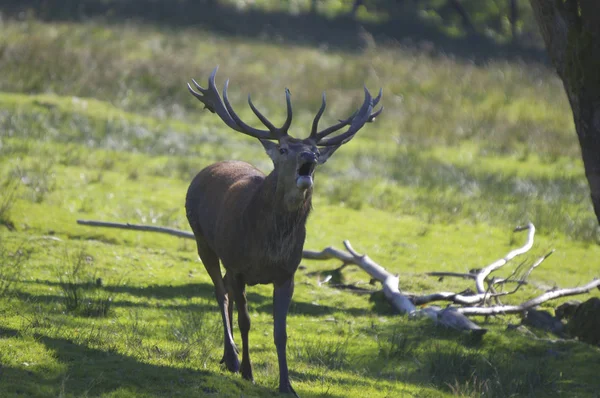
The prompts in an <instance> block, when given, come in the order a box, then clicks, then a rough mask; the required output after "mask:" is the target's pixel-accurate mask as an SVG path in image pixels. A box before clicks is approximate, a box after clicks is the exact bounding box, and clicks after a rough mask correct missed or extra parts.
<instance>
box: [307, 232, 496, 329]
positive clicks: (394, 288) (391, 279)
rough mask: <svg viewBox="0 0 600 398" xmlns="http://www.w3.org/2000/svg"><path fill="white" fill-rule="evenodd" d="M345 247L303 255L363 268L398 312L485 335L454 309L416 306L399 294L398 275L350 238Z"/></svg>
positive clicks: (311, 258) (312, 258) (330, 248)
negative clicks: (362, 251) (363, 250)
mask: <svg viewBox="0 0 600 398" xmlns="http://www.w3.org/2000/svg"><path fill="white" fill-rule="evenodd" d="M344 246H345V247H346V250H347V251H348V252H344V251H341V250H338V249H335V248H333V247H327V248H325V249H323V250H322V251H320V252H315V251H310V250H305V251H304V255H303V257H304V258H305V259H307V260H328V259H332V258H335V259H338V260H342V261H343V262H344V263H346V264H355V265H358V266H359V267H360V268H362V269H363V270H364V271H366V272H367V273H368V274H369V276H371V277H372V278H374V279H376V280H378V281H379V282H381V283H382V285H383V294H384V295H385V297H386V299H387V300H388V301H389V302H390V303H391V304H392V306H393V307H394V308H395V309H396V310H398V311H399V312H400V313H401V314H408V315H412V316H419V315H425V316H428V317H429V318H431V319H433V320H434V321H436V322H438V323H440V324H442V325H444V326H447V327H451V328H454V329H458V330H470V331H472V332H474V333H477V334H484V333H485V332H487V330H486V329H483V328H481V327H480V326H478V325H476V324H475V323H474V322H472V321H471V320H470V319H469V318H467V317H465V316H464V315H462V314H460V313H459V312H457V311H455V310H454V309H444V310H442V309H441V308H437V307H429V308H426V309H417V307H416V306H415V304H414V303H413V302H412V301H411V300H410V299H409V298H408V296H406V295H404V294H402V293H401V292H400V289H399V287H398V286H399V282H400V278H399V277H398V275H392V274H391V273H389V272H388V271H387V270H386V269H385V268H383V267H382V266H381V265H379V264H377V263H376V262H374V261H373V260H371V258H370V257H369V256H367V255H361V254H358V253H357V252H356V251H355V250H354V249H353V248H352V245H351V244H350V242H349V241H347V240H345V241H344Z"/></svg>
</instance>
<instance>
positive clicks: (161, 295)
mask: <svg viewBox="0 0 600 398" xmlns="http://www.w3.org/2000/svg"><path fill="white" fill-rule="evenodd" d="M21 283H25V284H28V283H37V284H43V285H47V286H52V287H54V288H55V290H56V289H60V284H59V283H58V282H56V281H48V280H39V279H38V280H36V281H30V280H23V281H21ZM75 287H79V288H81V289H83V290H86V289H95V287H94V286H91V285H90V284H86V283H80V284H76V285H75ZM101 289H103V290H104V291H105V292H106V293H117V294H119V293H124V294H129V295H132V296H136V297H146V298H148V299H159V300H160V299H164V300H171V299H181V298H195V297H196V298H197V297H200V298H202V299H204V300H203V302H201V303H189V304H179V303H178V304H170V303H164V304H161V305H160V308H162V309H173V310H190V311H203V312H205V311H217V302H216V300H215V296H214V288H213V285H212V284H210V283H201V282H200V283H186V284H182V285H150V286H144V287H142V286H129V285H125V284H123V285H118V286H105V287H102V288H101ZM246 295H247V298H248V306H249V308H250V311H256V312H259V313H265V314H272V313H273V298H272V296H270V295H264V294H260V293H256V292H252V291H247V294H246ZM18 297H19V298H20V299H21V300H22V301H30V302H35V303H43V304H52V303H56V302H60V301H63V300H64V297H62V296H61V295H59V294H39V295H38V294H31V293H28V292H26V291H21V292H18ZM111 306H112V307H124V308H127V307H131V308H136V307H142V308H149V307H152V308H156V304H154V303H150V302H144V301H142V302H134V301H131V300H127V299H126V298H124V297H118V298H115V299H114V300H112V302H111ZM339 311H343V312H344V313H346V314H351V315H354V316H365V315H368V314H372V313H373V312H375V313H377V314H379V315H389V314H391V313H393V311H392V310H390V308H389V304H388V305H387V307H386V306H385V303H379V304H377V305H374V306H373V307H372V308H370V309H369V308H353V307H349V308H343V309H340V308H338V307H334V306H329V305H321V304H319V305H315V304H312V303H308V302H304V301H299V300H292V303H291V305H290V314H292V315H293V314H297V315H309V316H317V317H318V316H328V315H332V314H334V313H336V312H339Z"/></svg>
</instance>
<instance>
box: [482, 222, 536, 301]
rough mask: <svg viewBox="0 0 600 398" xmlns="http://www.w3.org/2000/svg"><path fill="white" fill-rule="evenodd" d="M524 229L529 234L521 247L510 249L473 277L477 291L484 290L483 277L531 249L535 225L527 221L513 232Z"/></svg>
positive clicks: (483, 291)
mask: <svg viewBox="0 0 600 398" xmlns="http://www.w3.org/2000/svg"><path fill="white" fill-rule="evenodd" d="M526 229H528V230H529V234H528V237H527V242H526V243H525V244H524V245H523V246H522V247H520V248H518V249H515V250H512V251H510V252H509V253H508V254H507V255H506V256H504V258H501V259H499V260H497V261H494V262H493V263H491V264H490V265H488V266H487V267H485V268H483V269H482V270H481V271H479V273H478V274H477V277H476V278H475V287H476V288H477V293H485V292H486V288H485V286H484V285H483V282H484V281H485V278H487V277H488V276H489V275H490V274H491V273H492V272H494V271H496V270H497V269H499V268H501V267H503V266H504V265H506V263H508V262H509V261H510V260H512V259H513V258H515V257H516V256H518V255H521V254H524V253H527V252H528V251H529V250H530V249H531V247H532V246H533V237H534V235H535V226H534V225H533V224H532V223H529V224H527V225H526V226H525V227H517V228H515V232H518V231H524V230H526Z"/></svg>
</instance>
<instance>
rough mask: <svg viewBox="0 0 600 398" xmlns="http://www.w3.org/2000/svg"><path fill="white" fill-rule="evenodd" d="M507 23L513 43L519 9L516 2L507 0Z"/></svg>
mask: <svg viewBox="0 0 600 398" xmlns="http://www.w3.org/2000/svg"><path fill="white" fill-rule="evenodd" d="M508 21H509V22H510V35H511V40H512V41H513V42H516V41H517V23H518V22H519V8H518V7H517V0H508Z"/></svg>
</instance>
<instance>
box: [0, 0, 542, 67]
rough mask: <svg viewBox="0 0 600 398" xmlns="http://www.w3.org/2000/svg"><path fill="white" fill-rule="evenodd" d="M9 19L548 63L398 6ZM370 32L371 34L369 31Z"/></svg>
mask: <svg viewBox="0 0 600 398" xmlns="http://www.w3.org/2000/svg"><path fill="white" fill-rule="evenodd" d="M0 10H2V12H3V13H4V14H5V15H7V16H9V17H18V16H19V15H20V14H21V13H23V12H24V11H27V10H29V11H33V15H35V16H36V17H37V18H40V19H42V20H46V21H76V22H82V21H86V20H89V19H94V18H102V19H104V20H106V21H108V22H115V23H122V22H129V21H132V20H134V21H139V22H142V23H149V24H154V25H158V26H163V27H169V28H182V27H190V26H191V27H200V28H202V29H206V30H210V31H213V32H215V33H218V34H221V35H225V36H232V37H241V38H252V39H257V40H268V41H272V42H280V43H282V44H293V45H302V46H315V47H321V48H331V49H336V50H338V49H339V50H345V51H357V50H361V49H362V48H364V47H366V46H368V45H369V44H368V43H369V40H370V39H369V38H367V37H366V36H365V32H369V33H370V34H372V35H374V36H375V37H376V38H377V39H378V41H381V42H385V41H391V42H394V43H396V42H410V43H414V42H417V43H420V42H423V43H427V44H426V45H425V48H428V47H431V44H432V43H433V45H434V47H435V49H436V50H437V51H439V52H440V53H443V54H448V55H452V56H455V57H460V58H466V59H469V60H474V61H486V60H489V59H495V58H501V59H515V58H516V59H525V60H531V61H536V62H546V56H545V53H544V51H543V50H542V49H539V48H524V47H521V46H518V45H502V44H499V43H497V42H495V41H493V40H491V39H488V38H486V37H483V36H476V37H468V38H452V37H449V36H448V35H446V34H444V33H443V32H441V31H440V30H439V29H438V28H436V27H435V26H433V25H432V24H428V23H426V22H424V21H423V20H422V19H420V17H419V15H418V10H417V9H416V8H414V9H413V8H409V7H408V6H405V7H403V8H402V9H401V10H396V11H395V12H394V15H393V17H392V18H390V19H389V20H388V21H387V22H380V23H377V22H365V21H362V22H360V23H359V22H356V21H354V20H353V19H351V18H349V17H347V16H338V17H336V18H330V17H327V16H325V15H318V14H312V13H300V14H290V13H288V12H282V11H264V10H258V9H246V10H241V9H236V8H234V7H231V6H228V5H225V4H219V3H218V2H217V0H193V1H192V0H179V1H177V2H176V3H175V4H173V2H172V1H168V0H155V1H148V0H126V1H122V0H87V1H79V0H4V1H0ZM367 36H368V35H367Z"/></svg>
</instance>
